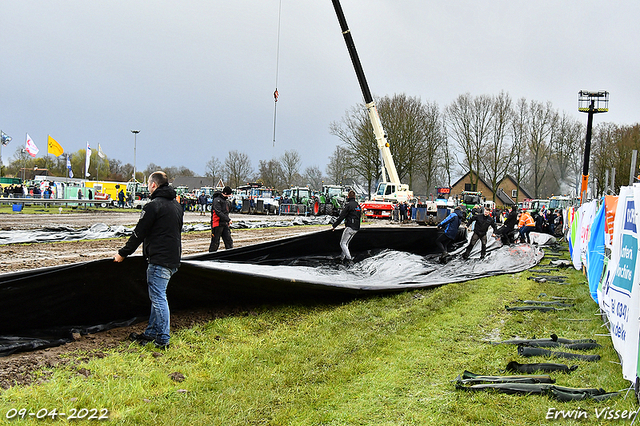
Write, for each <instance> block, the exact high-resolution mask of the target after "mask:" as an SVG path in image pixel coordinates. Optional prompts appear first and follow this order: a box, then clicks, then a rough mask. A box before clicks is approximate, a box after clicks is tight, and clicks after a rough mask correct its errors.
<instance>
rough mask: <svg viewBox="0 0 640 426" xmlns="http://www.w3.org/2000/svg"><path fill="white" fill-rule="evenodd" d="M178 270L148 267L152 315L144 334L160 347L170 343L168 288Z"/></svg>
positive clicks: (150, 265) (152, 265) (154, 266)
mask: <svg viewBox="0 0 640 426" xmlns="http://www.w3.org/2000/svg"><path fill="white" fill-rule="evenodd" d="M177 270H178V269H177V268H176V269H169V268H165V267H164V266H160V265H154V264H151V263H150V264H149V266H148V267H147V285H148V286H149V299H150V300H151V314H150V315H149V325H148V326H147V329H146V330H145V331H144V334H145V335H147V336H149V337H153V338H154V339H155V342H156V343H157V344H159V345H166V344H167V343H169V327H170V319H169V318H170V314H169V302H168V301H167V286H168V285H169V280H170V279H171V276H172V275H173V274H175V273H176V271H177Z"/></svg>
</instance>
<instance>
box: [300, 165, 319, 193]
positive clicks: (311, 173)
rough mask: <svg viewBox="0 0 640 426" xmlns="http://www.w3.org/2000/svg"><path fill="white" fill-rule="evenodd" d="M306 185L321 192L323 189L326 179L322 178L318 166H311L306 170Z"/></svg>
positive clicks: (304, 177)
mask: <svg viewBox="0 0 640 426" xmlns="http://www.w3.org/2000/svg"><path fill="white" fill-rule="evenodd" d="M302 178H303V179H304V181H305V183H306V184H308V185H309V186H310V187H311V188H312V189H316V190H320V189H322V184H323V182H324V177H323V176H322V171H321V170H320V167H318V166H309V167H307V168H306V169H304V176H303V177H302Z"/></svg>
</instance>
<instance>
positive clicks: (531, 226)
mask: <svg viewBox="0 0 640 426" xmlns="http://www.w3.org/2000/svg"><path fill="white" fill-rule="evenodd" d="M518 227H519V228H520V231H519V232H520V242H521V243H524V242H525V239H526V241H527V244H530V243H531V238H529V234H530V233H531V231H533V230H535V229H536V222H535V221H534V220H533V217H531V215H530V214H529V212H527V211H526V210H523V211H522V213H521V214H520V220H519V221H518Z"/></svg>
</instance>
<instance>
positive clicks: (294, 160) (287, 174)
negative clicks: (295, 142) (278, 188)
mask: <svg viewBox="0 0 640 426" xmlns="http://www.w3.org/2000/svg"><path fill="white" fill-rule="evenodd" d="M280 163H281V165H282V173H283V175H284V180H285V183H286V184H287V185H297V184H299V183H300V165H301V164H302V161H301V160H300V154H298V151H296V150H293V149H292V150H289V151H285V152H284V154H282V157H281V158H280Z"/></svg>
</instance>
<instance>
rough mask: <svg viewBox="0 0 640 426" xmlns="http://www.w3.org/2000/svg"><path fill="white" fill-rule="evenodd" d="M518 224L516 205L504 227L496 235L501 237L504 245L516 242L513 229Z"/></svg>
mask: <svg viewBox="0 0 640 426" xmlns="http://www.w3.org/2000/svg"><path fill="white" fill-rule="evenodd" d="M517 223H518V208H517V207H516V206H515V205H514V206H512V207H511V211H510V212H509V214H508V215H507V218H506V219H505V220H504V225H502V226H501V227H500V228H499V229H498V230H497V231H496V235H499V236H500V239H501V240H502V244H505V245H506V244H511V243H513V242H515V239H514V238H513V236H512V234H513V228H514V227H515V226H516V224H517Z"/></svg>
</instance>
